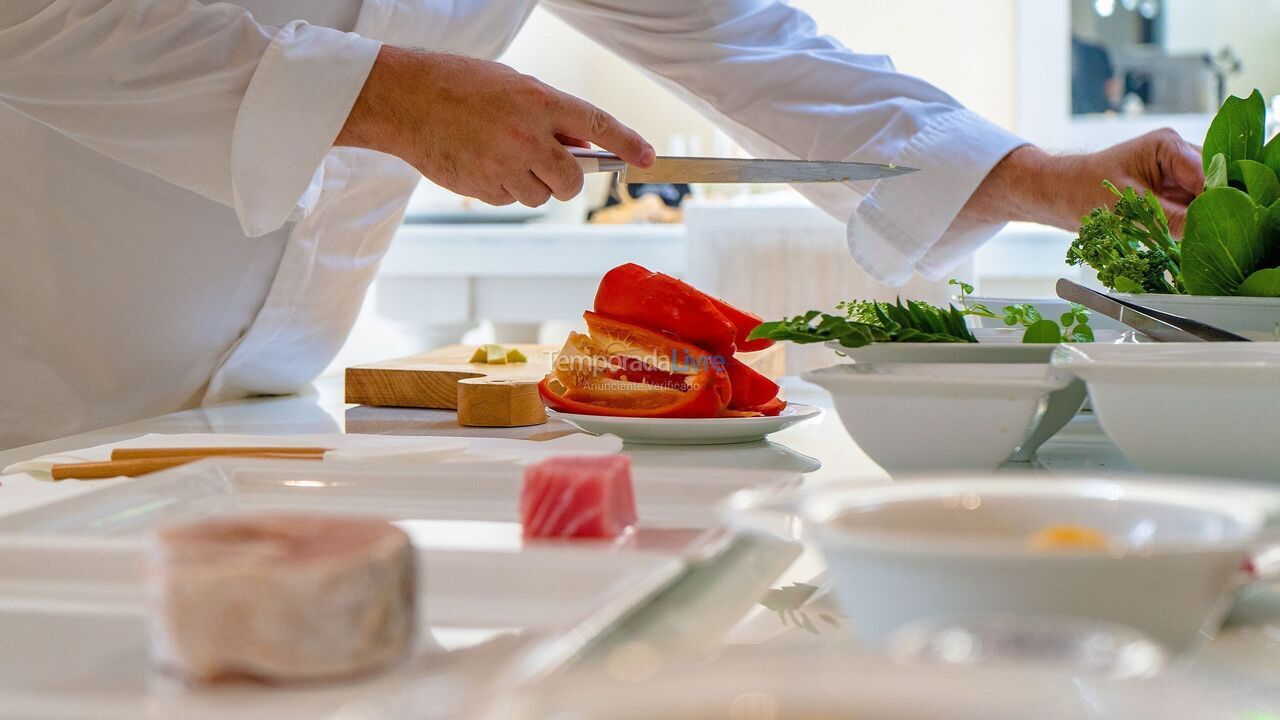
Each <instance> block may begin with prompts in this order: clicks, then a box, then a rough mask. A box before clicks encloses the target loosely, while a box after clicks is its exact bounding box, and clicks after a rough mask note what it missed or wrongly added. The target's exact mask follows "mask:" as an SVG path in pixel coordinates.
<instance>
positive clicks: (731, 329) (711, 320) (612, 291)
mask: <svg viewBox="0 0 1280 720" xmlns="http://www.w3.org/2000/svg"><path fill="white" fill-rule="evenodd" d="M725 307H729V306H725ZM730 309H732V308H730ZM595 311H596V312H597V313H599V314H601V315H605V316H607V317H611V318H614V319H616V320H622V321H624V322H630V323H635V324H637V325H640V326H643V327H647V328H650V329H652V330H658V331H661V332H668V333H671V334H672V335H675V336H677V337H679V338H682V339H684V340H686V341H688V342H691V343H693V344H694V345H697V346H698V347H700V348H704V349H706V350H710V351H711V352H714V353H718V354H720V355H723V356H726V357H727V356H729V355H732V354H733V352H734V340H735V338H736V337H737V336H738V335H741V336H742V337H743V338H745V337H746V334H747V333H749V332H750V330H747V331H746V332H745V333H742V332H739V329H738V328H737V327H736V326H735V325H734V323H733V320H732V319H731V318H730V317H728V316H727V315H726V314H725V312H724V311H722V310H721V309H720V308H718V307H717V306H716V301H713V299H712V298H711V297H710V296H708V295H706V294H704V293H702V292H701V291H699V290H698V289H697V288H695V287H693V286H692V285H690V284H688V283H686V282H682V281H680V280H677V279H676V278H673V277H671V276H670V275H664V274H662V273H655V272H650V271H649V270H647V269H645V268H643V267H641V266H639V265H636V264H635V263H627V264H626V265H619V266H618V267H616V268H614V269H612V270H610V271H609V272H607V273H605V275H604V277H603V278H601V279H600V288H599V289H598V290H597V291H596V301H595ZM737 312H739V313H741V311H737ZM742 314H744V315H745V313H742ZM759 323H760V320H759V318H756V324H757V325H758V324H759ZM752 328H754V325H753V326H752Z"/></svg>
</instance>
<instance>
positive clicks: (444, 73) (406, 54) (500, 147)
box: [334, 46, 654, 207]
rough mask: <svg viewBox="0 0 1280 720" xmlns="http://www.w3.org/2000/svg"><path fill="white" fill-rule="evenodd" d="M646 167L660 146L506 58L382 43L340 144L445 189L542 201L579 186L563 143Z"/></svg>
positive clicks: (490, 198)
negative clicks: (404, 165)
mask: <svg viewBox="0 0 1280 720" xmlns="http://www.w3.org/2000/svg"><path fill="white" fill-rule="evenodd" d="M592 142H594V143H596V144H597V145H599V146H601V147H603V148H604V149H606V150H608V151H610V152H612V153H614V154H616V155H617V156H618V157H620V158H622V159H623V160H625V161H626V162H628V163H630V164H632V165H638V166H640V167H648V166H649V165H650V164H652V163H653V158H654V150H653V147H652V146H650V145H649V143H647V142H645V141H644V138H641V137H640V136H639V135H638V134H636V132H635V131H633V130H631V129H630V128H628V127H627V126H625V125H623V124H622V123H620V122H618V121H617V120H615V119H614V118H613V117H612V116H610V115H609V114H608V113H606V112H604V111H603V110H600V109H599V108H597V107H595V106H593V105H591V104H589V103H586V102H583V101H582V100H579V99H577V98H575V97H573V96H571V95H566V94H565V93H562V92H560V91H558V90H556V89H554V88H552V87H549V86H547V85H544V84H543V83H541V82H538V81H537V80H535V79H534V78H531V77H529V76H528V75H521V74H520V73H518V72H516V71H515V70H512V69H511V68H509V67H507V66H506V65H502V64H499V63H495V62H487V61H484V60H474V59H471V58H465V57H459V56H457V55H449V54H444V53H429V52H417V51H412V50H404V49H400V48H394V47H390V46H387V47H383V49H382V51H381V53H379V55H378V59H377V61H376V62H375V63H374V66H373V70H372V71H371V72H370V73H369V79H368V80H367V81H366V82H365V86H364V89H363V90H362V91H361V93H360V97H359V98H358V99H357V100H356V103H355V105H354V107H353V108H352V109H351V115H350V117H348V118H347V122H346V125H345V126H344V127H343V128H342V132H341V133H339V135H338V138H337V139H336V140H335V141H334V144H335V145H340V146H349V147H362V148H367V149H370V150H378V151H380V152H385V153H389V154H391V155H395V156H397V157H400V158H401V159H403V160H405V161H406V162H408V163H410V164H411V165H413V166H414V167H416V168H417V169H418V171H419V172H421V173H422V174H423V175H425V176H426V177H427V179H429V180H431V181H432V182H434V183H435V184H437V185H440V186H441V187H444V188H447V189H449V190H452V191H453V192H456V193H459V194H461V195H467V196H469V197H474V198H479V199H480V200H483V201H484V202H487V203H490V204H492V205H508V204H510V203H512V202H514V201H519V202H521V203H523V204H525V205H528V206H529V207H537V206H539V205H542V204H543V203H545V202H546V201H547V200H548V199H549V198H550V197H552V196H555V197H556V198H559V199H561V200H568V199H569V198H571V197H573V196H574V195H577V194H578V192H579V191H580V190H581V189H582V169H581V168H580V167H579V165H578V163H577V161H575V160H574V159H573V156H571V155H570V154H569V152H568V151H567V150H565V148H564V146H565V145H577V146H580V147H588V146H589V144H590V143H592Z"/></svg>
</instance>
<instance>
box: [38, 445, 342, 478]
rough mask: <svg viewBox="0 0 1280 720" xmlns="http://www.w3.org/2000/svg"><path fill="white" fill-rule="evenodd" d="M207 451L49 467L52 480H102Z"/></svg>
mask: <svg viewBox="0 0 1280 720" xmlns="http://www.w3.org/2000/svg"><path fill="white" fill-rule="evenodd" d="M205 457H211V456H207V455H203V456H202V455H186V456H178V457H151V458H132V459H128V460H107V461H104V462H84V463H64V464H60V465H54V466H53V469H52V470H51V471H50V472H51V474H52V475H53V479H54V480H70V479H72V478H74V479H76V480H103V479H106V478H113V477H120V476H125V477H137V476H139V475H146V474H147V473H153V472H156V471H158V470H168V469H169V468H171V467H177V466H178V465H186V464H187V463H193V462H195V461H197V460H203V459H204V458H205ZM221 457H246V458H270V459H275V460H321V459H323V458H324V455H323V454H321V455H301V454H298V453H269V452H266V453H244V454H240V455H227V454H225V453H224V454H222V455H221Z"/></svg>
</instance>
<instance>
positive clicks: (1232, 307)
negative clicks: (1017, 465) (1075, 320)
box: [1095, 293, 1280, 340]
mask: <svg viewBox="0 0 1280 720" xmlns="http://www.w3.org/2000/svg"><path fill="white" fill-rule="evenodd" d="M1116 297H1121V298H1125V299H1126V300H1132V301H1133V302H1136V303H1138V304H1139V305H1146V306H1147V307H1149V308H1154V309H1156V310H1162V311H1164V312H1167V313H1172V314H1174V315H1181V316H1183V317H1187V318H1191V319H1192V320H1199V321H1200V322H1203V323H1209V324H1210V325H1216V326H1218V327H1220V328H1222V329H1223V330H1230V331H1231V332H1234V333H1239V334H1240V335H1244V336H1245V337H1247V338H1249V339H1250V340H1280V298H1259V297H1211V296H1206V295H1159V294H1150V293H1143V294H1137V295H1124V294H1120V293H1116ZM1096 314H1097V313H1095V315H1096Z"/></svg>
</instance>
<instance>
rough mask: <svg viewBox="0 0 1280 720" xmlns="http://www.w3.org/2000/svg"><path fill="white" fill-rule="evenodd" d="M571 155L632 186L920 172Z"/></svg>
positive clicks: (815, 163)
mask: <svg viewBox="0 0 1280 720" xmlns="http://www.w3.org/2000/svg"><path fill="white" fill-rule="evenodd" d="M569 151H570V152H571V153H572V154H573V155H574V157H576V158H577V159H578V164H579V165H581V166H582V169H583V172H622V173H625V174H626V177H625V182H629V183H649V182H651V183H811V182H853V181H857V180H878V179H881V178H889V177H896V176H898V175H906V174H909V173H913V172H916V168H910V167H901V166H897V165H882V164H877V163H861V162H834V161H825V160H746V159H739V158H701V157H659V158H657V159H656V160H654V162H653V165H651V166H650V167H647V168H638V167H635V166H633V165H627V164H626V163H624V162H622V160H620V159H619V158H618V156H617V155H613V154H611V153H604V152H596V151H592V150H584V149H582V148H570V149H569Z"/></svg>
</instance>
